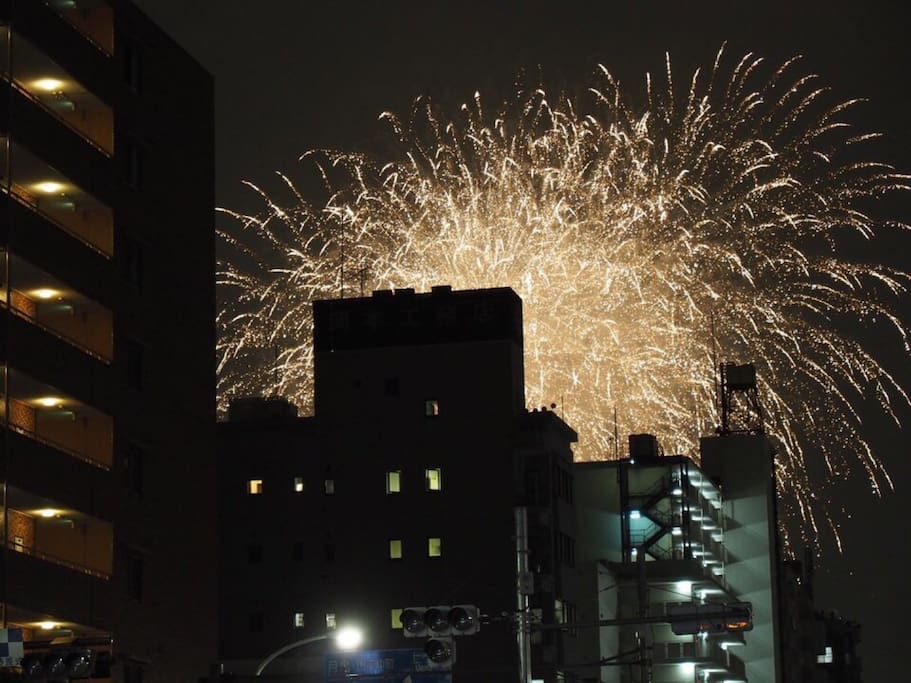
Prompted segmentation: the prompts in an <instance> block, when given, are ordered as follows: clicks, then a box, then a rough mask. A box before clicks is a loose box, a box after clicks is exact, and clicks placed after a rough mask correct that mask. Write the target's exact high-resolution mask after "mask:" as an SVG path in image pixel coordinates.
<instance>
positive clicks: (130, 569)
mask: <svg viewBox="0 0 911 683" xmlns="http://www.w3.org/2000/svg"><path fill="white" fill-rule="evenodd" d="M142 575H143V562H142V556H141V555H139V554H138V553H129V554H128V555H127V577H126V578H127V594H128V595H129V596H130V597H131V598H135V599H136V600H142V587H143V583H144V582H143V576H142Z"/></svg>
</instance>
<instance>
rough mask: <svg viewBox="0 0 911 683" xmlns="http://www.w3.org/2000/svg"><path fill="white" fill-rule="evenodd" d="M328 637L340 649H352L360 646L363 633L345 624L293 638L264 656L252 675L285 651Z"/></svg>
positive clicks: (261, 670)
mask: <svg viewBox="0 0 911 683" xmlns="http://www.w3.org/2000/svg"><path fill="white" fill-rule="evenodd" d="M330 638H332V639H334V640H335V644H336V645H337V646H338V647H339V649H341V650H354V649H357V647H359V646H360V644H361V641H363V639H364V634H363V632H362V631H361V630H360V629H359V628H355V627H353V626H346V627H344V628H340V629H338V630H336V631H331V632H330V633H324V634H323V635H321V636H311V637H310V638H304V639H303V640H295V641H294V642H293V643H289V644H288V645H285V646H284V647H281V648H279V649H278V650H276V651H275V652H273V653H272V654H271V655H269V656H268V657H266V658H265V659H264V660H263V661H262V662H261V663H260V665H259V666H258V667H256V673H255V674H253V675H254V676H262V673H263V671H264V670H265V668H266V667H267V666H269V665H270V664H271V663H272V662H273V660H275V659H277V658H278V657H281V656H282V655H283V654H285V653H286V652H290V651H291V650H295V649H297V648H299V647H303V646H304V645H309V644H310V643H316V642H319V641H320V640H329V639H330Z"/></svg>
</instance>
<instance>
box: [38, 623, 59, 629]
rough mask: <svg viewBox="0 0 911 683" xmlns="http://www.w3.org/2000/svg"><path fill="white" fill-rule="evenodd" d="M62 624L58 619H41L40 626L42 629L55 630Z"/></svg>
mask: <svg viewBox="0 0 911 683" xmlns="http://www.w3.org/2000/svg"><path fill="white" fill-rule="evenodd" d="M58 626H60V624H58V623H57V622H56V621H39V622H38V628H40V629H41V630H42V631H53V630H54V629H55V628H57V627H58Z"/></svg>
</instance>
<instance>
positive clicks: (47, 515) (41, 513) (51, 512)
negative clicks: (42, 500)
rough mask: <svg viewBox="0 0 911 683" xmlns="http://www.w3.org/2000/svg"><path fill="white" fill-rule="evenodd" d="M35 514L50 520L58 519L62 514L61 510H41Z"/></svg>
mask: <svg viewBox="0 0 911 683" xmlns="http://www.w3.org/2000/svg"><path fill="white" fill-rule="evenodd" d="M35 513H36V514H37V515H38V516H39V517H44V518H45V519H50V518H51V517H56V516H57V515H58V514H60V510H55V509H54V508H41V509H40V510H35Z"/></svg>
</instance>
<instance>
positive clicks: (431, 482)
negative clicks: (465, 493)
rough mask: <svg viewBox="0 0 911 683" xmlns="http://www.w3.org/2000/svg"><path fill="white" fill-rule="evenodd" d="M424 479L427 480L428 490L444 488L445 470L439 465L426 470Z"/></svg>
mask: <svg viewBox="0 0 911 683" xmlns="http://www.w3.org/2000/svg"><path fill="white" fill-rule="evenodd" d="M424 480H425V481H426V482H427V490H428V491H442V490H443V470H441V469H440V468H439V467H431V468H429V469H426V470H424Z"/></svg>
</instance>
